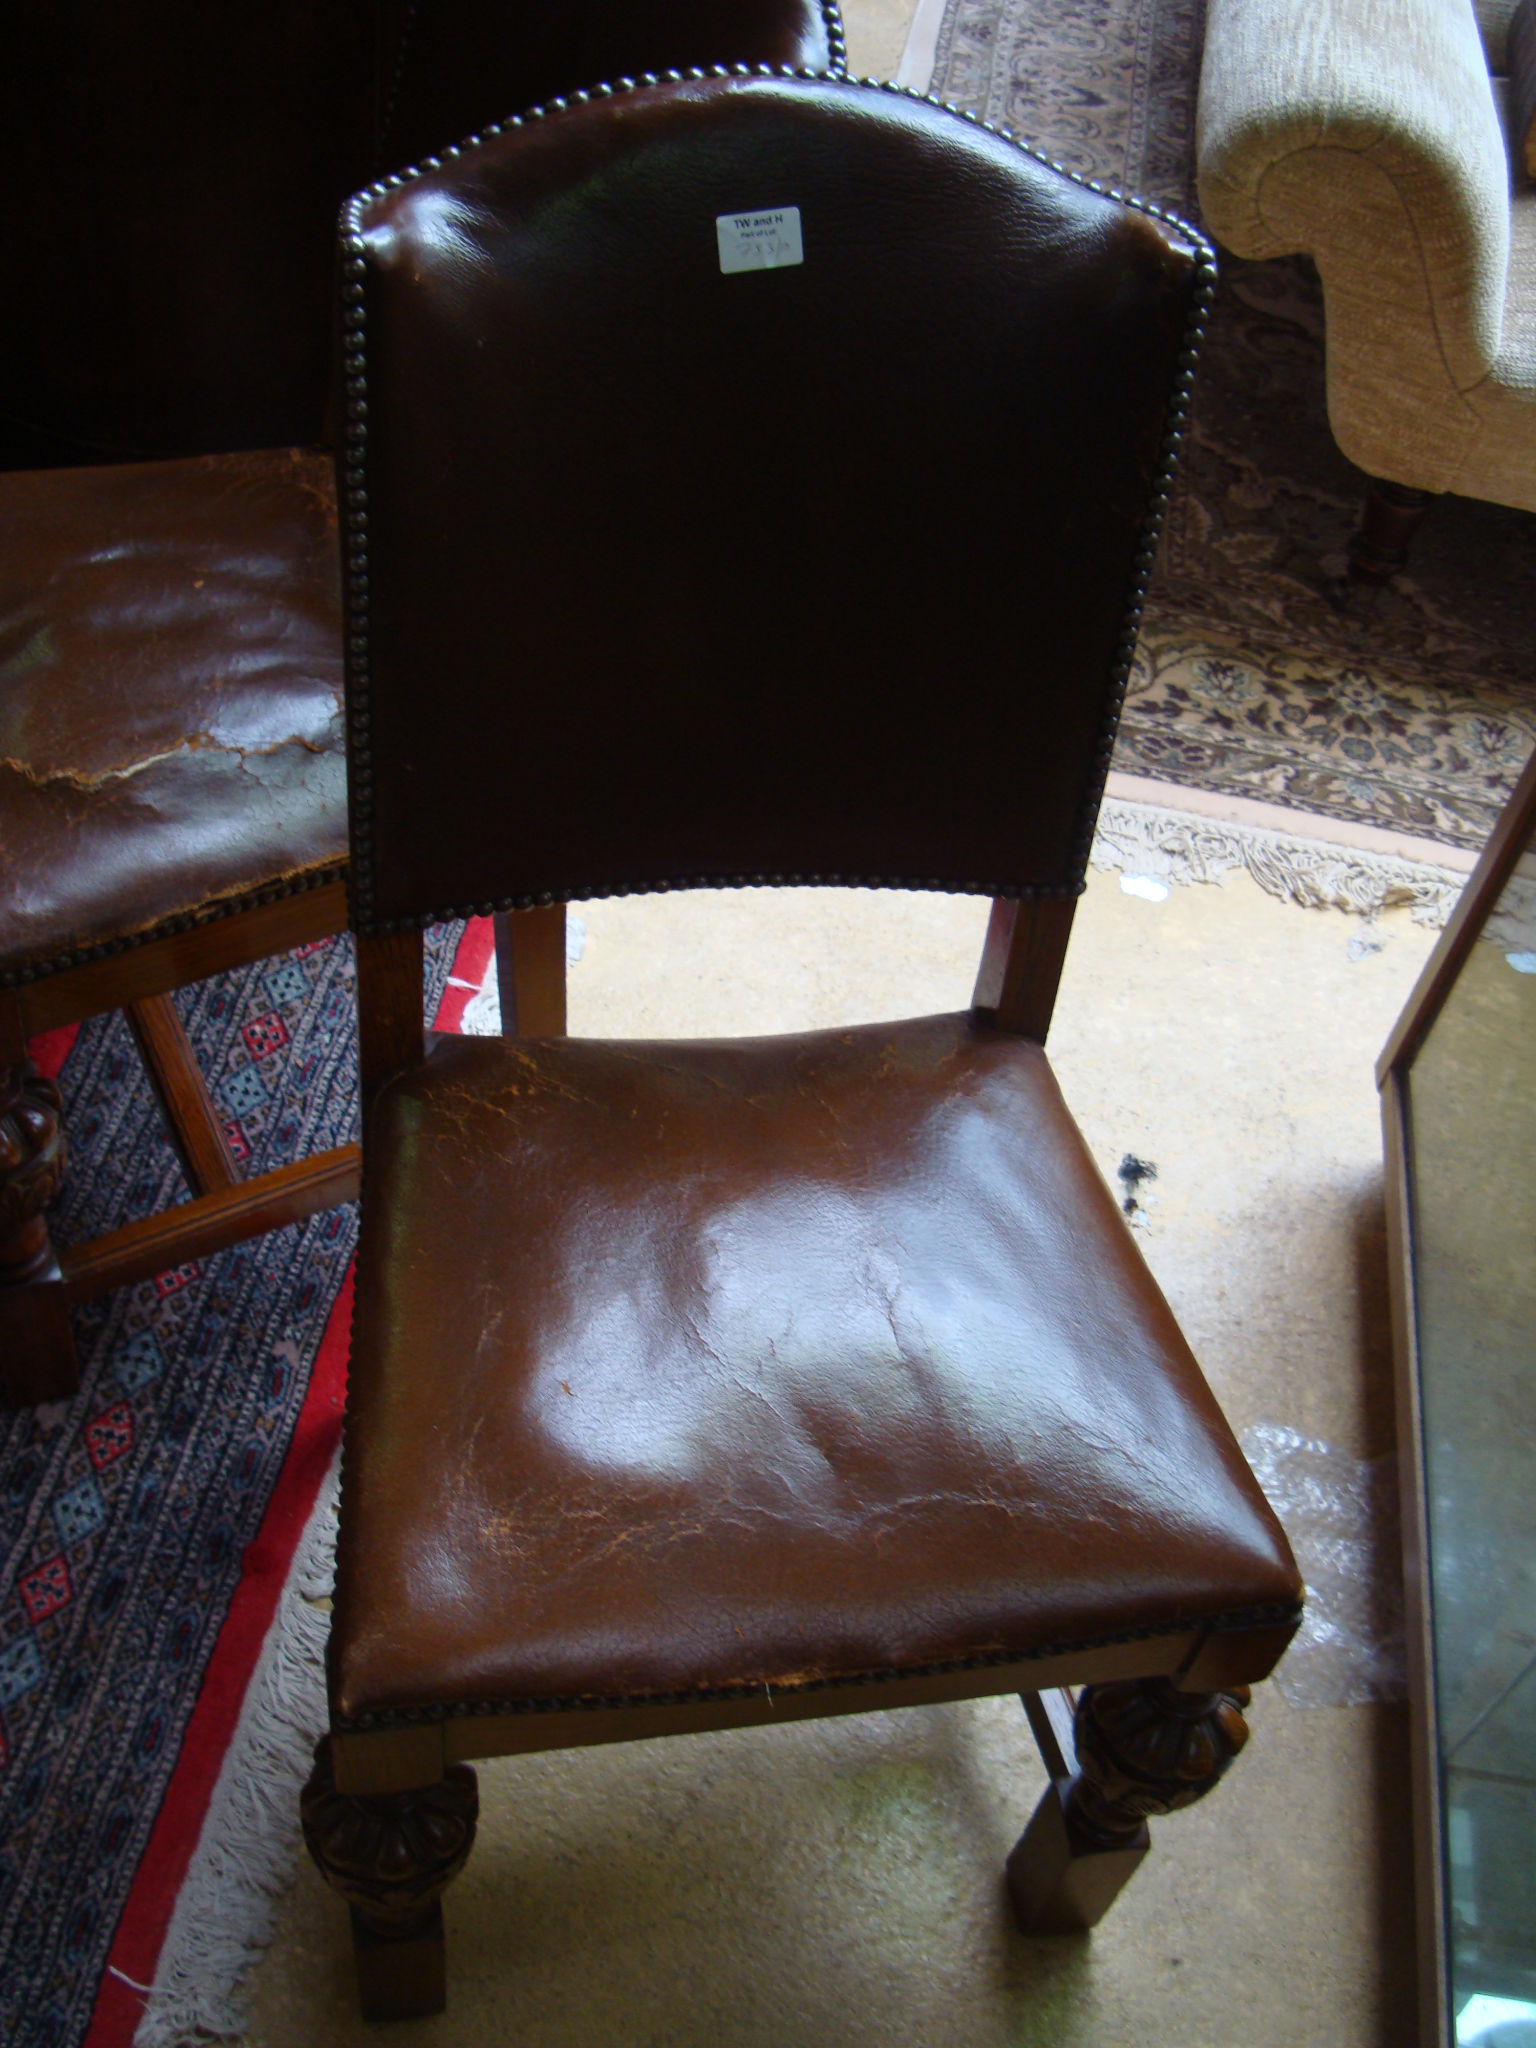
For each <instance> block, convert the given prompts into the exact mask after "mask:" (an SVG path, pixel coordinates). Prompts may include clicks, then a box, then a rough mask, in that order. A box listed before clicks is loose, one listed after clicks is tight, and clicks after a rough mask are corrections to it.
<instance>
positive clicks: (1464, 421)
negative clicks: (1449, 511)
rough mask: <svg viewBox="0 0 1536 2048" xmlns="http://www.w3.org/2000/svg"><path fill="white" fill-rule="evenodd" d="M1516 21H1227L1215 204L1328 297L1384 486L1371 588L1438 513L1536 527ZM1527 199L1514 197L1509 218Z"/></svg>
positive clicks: (1441, 7) (1353, 425) (1222, 224)
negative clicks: (1515, 98) (1511, 517)
mask: <svg viewBox="0 0 1536 2048" xmlns="http://www.w3.org/2000/svg"><path fill="white" fill-rule="evenodd" d="M1515 12H1516V0H1477V5H1476V7H1475V8H1474V5H1473V0H1210V8H1209V15H1208V22H1207V30H1206V45H1205V58H1204V64H1203V69H1202V72H1201V80H1200V110H1199V126H1198V172H1199V190H1200V202H1201V205H1202V207H1203V209H1204V212H1205V218H1206V222H1207V224H1208V225H1209V227H1210V229H1211V231H1212V232H1213V233H1214V235H1215V236H1216V238H1217V240H1218V241H1220V242H1221V243H1223V244H1224V245H1225V246H1226V247H1227V248H1229V249H1231V250H1233V251H1235V252H1236V253H1237V254H1238V255H1240V256H1249V257H1268V256H1281V255H1293V254H1304V255H1307V256H1310V257H1311V258H1312V259H1313V260H1314V261H1315V263H1316V265H1317V269H1318V273H1319V275H1320V277H1321V280H1322V285H1323V295H1324V304H1325V308H1326V322H1327V359H1328V360H1327V378H1328V416H1329V421H1330V424H1331V425H1332V428H1333V432H1334V436H1335V438H1336V439H1337V441H1338V444H1339V446H1340V447H1341V448H1342V449H1343V451H1344V453H1345V454H1346V455H1347V456H1349V458H1350V459H1351V460H1352V461H1353V462H1356V463H1358V464H1359V466H1360V468H1361V469H1363V470H1364V471H1365V472H1366V474H1367V476H1369V477H1370V478H1372V479H1373V480H1376V481H1375V488H1374V489H1373V491H1372V493H1371V498H1370V500H1369V501H1368V505H1367V511H1366V517H1365V519H1364V521H1363V524H1362V528H1361V532H1360V533H1359V534H1358V535H1357V536H1356V538H1355V542H1354V544H1353V546H1352V566H1353V567H1354V570H1355V572H1356V574H1357V575H1361V576H1363V577H1364V578H1365V580H1368V581H1381V580H1383V579H1384V578H1385V577H1386V576H1387V575H1389V574H1390V573H1391V571H1392V569H1393V568H1394V567H1396V566H1399V565H1400V563H1401V561H1402V559H1403V551H1404V549H1405V548H1406V544H1407V540H1408V538H1409V536H1410V534H1411V532H1412V530H1413V528H1414V527H1415V526H1416V525H1417V523H1418V520H1419V518H1420V517H1421V516H1422V512H1423V508H1424V506H1425V505H1426V504H1427V502H1428V497H1429V495H1430V494H1432V493H1435V492H1440V491H1456V492H1459V493H1461V494H1462V495H1463V496H1466V497H1473V498H1486V499H1491V500H1492V501H1493V502H1495V503H1498V504H1504V505H1514V506H1520V507H1523V508H1525V509H1527V510H1536V191H1533V190H1532V189H1531V188H1530V187H1529V186H1527V185H1525V184H1524V182H1523V180H1519V181H1517V176H1516V172H1515V170H1514V165H1515V163H1516V161H1517V158H1518V147H1517V143H1516V141H1515V140H1514V139H1513V138H1512V137H1510V136H1508V135H1507V134H1506V109H1505V101H1506V97H1507V92H1508V80H1507V79H1506V76H1505V71H1506V43H1507V41H1508V40H1509V28H1510V20H1511V17H1512V16H1513V15H1514V14H1515ZM1512 194H1513V196H1511V195H1512Z"/></svg>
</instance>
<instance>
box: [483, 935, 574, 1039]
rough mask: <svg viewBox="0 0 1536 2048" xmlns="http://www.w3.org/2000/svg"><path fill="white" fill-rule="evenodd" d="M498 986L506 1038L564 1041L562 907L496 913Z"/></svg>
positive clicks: (563, 936) (503, 1032)
mask: <svg viewBox="0 0 1536 2048" xmlns="http://www.w3.org/2000/svg"><path fill="white" fill-rule="evenodd" d="M493 924H494V929H495V933H496V985H497V988H498V989H499V990H500V993H501V1029H502V1034H503V1036H504V1037H507V1038H510V1037H512V1036H513V1035H514V1033H515V1034H516V1036H517V1037H519V1038H563V1037H564V1036H565V905H564V904H563V903H549V904H545V905H544V906H543V907H542V908H540V909H538V910H499V911H497V913H496V916H495V919H494V921H493Z"/></svg>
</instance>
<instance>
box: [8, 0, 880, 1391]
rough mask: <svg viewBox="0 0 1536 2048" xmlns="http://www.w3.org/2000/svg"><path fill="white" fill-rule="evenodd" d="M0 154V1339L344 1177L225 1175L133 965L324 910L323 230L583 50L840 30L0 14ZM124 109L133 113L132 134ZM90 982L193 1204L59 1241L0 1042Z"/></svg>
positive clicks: (774, 0)
mask: <svg viewBox="0 0 1536 2048" xmlns="http://www.w3.org/2000/svg"><path fill="white" fill-rule="evenodd" d="M6 56H7V62H6V64H5V66H4V67H3V69H0V165H3V168H4V172H5V179H6V190H7V193H8V204H7V206H6V208H5V212H4V217H3V219H0V268H3V271H4V275H5V277H6V281H7V293H8V306H9V313H8V317H7V318H6V320H5V321H4V322H3V323H0V1361H3V1370H4V1391H5V1394H6V1397H7V1398H9V1399H10V1400H12V1401H19V1400H33V1399H42V1398H50V1397H56V1396H58V1395H61V1394H65V1393H68V1392H71V1391H73V1388H74V1385H75V1379H76V1375H75V1366H74V1358H73V1350H72V1344H71V1339H70V1334H69V1328H68V1323H67V1320H66V1316H65V1307H66V1301H67V1300H68V1299H80V1298H82V1297H84V1296H85V1295H88V1294H92V1293H101V1292H104V1291H106V1290H107V1289H108V1288H110V1287H113V1286H116V1285H119V1284H122V1283H123V1282H125V1281H128V1280H133V1279H140V1278H143V1277H145V1276H146V1275H148V1274H151V1273H156V1272H160V1271H163V1270H164V1269H166V1268H167V1267H171V1266H175V1265H177V1264H179V1263H181V1262H182V1261H184V1260H186V1259H190V1258H195V1257H199V1256H203V1255H206V1254H207V1253H209V1252H212V1251H215V1250H217V1249H219V1248H220V1247H221V1246H222V1245H224V1244H227V1243H231V1242H233V1241H234V1240H235V1239H236V1238H238V1237H242V1236H249V1235H251V1234H254V1233H255V1232H258V1231H261V1230H265V1229H269V1228H271V1227H273V1226H274V1225H275V1224H277V1223H282V1222H288V1221H291V1220H293V1219H294V1218H296V1217H299V1216H303V1215H306V1214H308V1213H309V1212H310V1211H311V1210H313V1209H316V1208H320V1207H324V1206H327V1205H328V1204H330V1203H334V1202H337V1201H342V1200H345V1199H347V1198H348V1197H349V1196H350V1195H352V1194H353V1193H355V1191H356V1186H357V1151H356V1148H355V1147H354V1146H346V1147H342V1148H338V1149H337V1150H336V1151H334V1152H330V1153H326V1154H324V1155H321V1156H320V1157H318V1158H317V1159H315V1160H312V1161H309V1162H304V1161H300V1162H295V1163H294V1165H293V1166H292V1167H290V1168H284V1169H282V1170H281V1173H280V1174H279V1175H278V1176H277V1177H275V1178H274V1177H273V1176H264V1177H262V1178H261V1179H259V1180H257V1181H254V1182H251V1183H245V1182H242V1181H241V1180H240V1178H239V1175H238V1172H237V1169H236V1166H235V1162H234V1159H233V1156H232V1154H231V1152H230V1148H229V1145H228V1142H227V1140H226V1137H225V1134H224V1128H223V1119H222V1116H221V1115H220V1113H219V1111H218V1109H217V1108H216V1106H215V1104H214V1103H213V1101H212V1100H211V1098H210V1097H209V1094H208V1091H207V1088H206V1086H205V1085H204V1083H203V1081H202V1078H201V1076H200V1075H199V1074H198V1072H197V1069H196V1066H195V1064H194V1063H193V1061H192V1058H191V1053H190V1048H189V1046H188V1044H187V1042H186V1038H185V1034H184V1032H183V1030H182V1027H181V1024H180V1022H179V1019H178V1017H177V1014H176V1012H175V1010H174V1008H173V1007H172V1004H171V1000H170V993H169V992H170V991H171V990H172V989H174V988H176V987H178V986H180V985H181V984H183V983H185V982H188V981H192V980H198V979H201V978H202V977H203V976H205V975H207V974H211V973H213V972H215V971H218V970H220V969H224V968H228V967H232V966H238V965H241V964H243V963H245V962H247V961H250V960H254V959H260V958H262V957H265V956H266V955H267V954H269V953H273V952H280V951H283V950H286V949H287V948H289V947H292V946H296V945H300V944H304V943H308V942H310V941H312V940H314V939H317V938H321V937H324V936H327V935H329V934H332V933H335V932H337V931H338V930H340V929H341V927H342V925H343V923H344V921H345V901H344V881H343V878H344V873H345V867H346V859H347V845H346V820H345V802H346V798H345V761H344V749H343V745H342V731H341V712H342V644H341V632H342V624H341V598H340V565H339V555H338V543H337V533H336V517H335V489H334V482H333V467H332V463H331V460H330V456H329V454H328V453H327V452H324V451H325V444H326V442H327V441H328V439H329V432H328V408H329V404H330V387H331V379H332V352H333V322H332V309H331V290H332V276H331V270H332V241H333V234H334V222H335V218H336V211H337V208H338V206H339V205H340V203H341V202H342V200H343V199H344V198H345V197H346V195H347V194H348V193H349V192H351V191H354V190H355V189H356V188H358V187H359V186H361V185H362V184H363V183H364V182H365V181H366V180H367V179H368V178H370V177H373V176H376V175H377V174H378V173H379V171H380V170H381V168H383V167H386V166H388V165H389V164H391V163H394V162H408V161H409V160H410V158H412V157H414V156H416V155H420V154H425V153H426V152H427V151H429V150H431V149H435V148H441V149H447V148H450V147H452V146H453V145H455V144H457V142H458V141H459V140H460V139H461V138H462V137H463V136H465V135H467V134H468V133H469V132H470V131H472V130H473V129H475V128H476V127H478V126H481V125H487V124H491V123H493V122H496V121H499V120H501V119H504V118H506V117H508V116H509V115H511V114H512V113H514V112H515V111H516V110H517V109H518V108H520V107H524V106H526V105H528V104H529V103H530V102H531V101H534V100H537V99H539V98H541V97H545V96H548V95H549V94H552V93H558V92H564V91H570V90H575V89H577V88H579V87H580V86H581V85H582V84H583V82H584V81H585V80H587V79H589V78H595V77H597V76H599V75H602V74H605V73H611V72H613V71H616V70H630V69H640V68H644V67H647V66H648V67H651V68H653V69H655V70H658V71H659V70H662V69H666V68H668V67H672V66H677V65H699V64H715V63H726V62H729V63H737V62H750V63H753V64H757V63H764V62H768V63H774V64H790V65H796V66H801V65H804V66H810V67H814V68H817V69H823V68H826V67H828V66H834V67H835V66H837V65H839V64H840V63H841V60H842V37H841V29H840V25H839V22H838V17H837V12H836V6H835V0H730V4H726V0H562V4H559V5H555V6H547V7H544V8H541V9H539V10H537V18H536V19H533V18H531V17H530V16H529V14H528V11H527V10H523V9H515V8H509V7H508V6H506V5H504V4H500V0H456V4H453V5H444V6H433V7H425V6H424V7H421V8H417V7H414V6H401V5H397V4H395V0H320V4H316V0H275V4H274V5H272V6H267V7H263V8H261V9H259V10H249V9H246V10H241V9H233V10H231V9H222V10H220V9H215V10H212V11H210V10H209V9H207V8H206V7H197V6H192V5H190V4H188V0H147V4H145V5H141V6H137V7H135V8H134V9H133V10H132V11H131V16H130V15H125V14H124V11H123V10H122V9H121V8H117V7H111V6H108V5H106V4H104V0H86V4H85V5H83V6H78V7H69V8H63V9H50V8H32V9H27V10H24V11H23V14H22V16H21V17H20V18H19V19H18V20H17V21H16V22H15V23H13V24H10V25H9V26H8V28H7V45H6ZM146 137H151V138H153V139H154V140H153V146H151V145H149V144H147V143H146V139H145V138H146ZM118 1007H123V1008H125V1009H126V1010H127V1013H128V1016H129V1020H130V1023H131V1024H132V1026H133V1029H134V1032H135V1034H136V1036H137V1038H138V1041H139V1045H140V1049H141V1051H142V1052H143V1054H144V1057H145V1061H146V1065H147V1067H148V1070H149V1073H150V1077H151V1080H152V1081H153V1083H154V1086H155V1088H156V1091H157V1093H158V1094H159V1097H160V1100H161V1104H162V1107H163V1108H164V1110H165V1113H166V1118H167V1123H168V1125H169V1128H170V1132H171V1135H172V1137H173V1140H174V1142H175V1144H176V1146H177V1149H178V1151H179V1153H180V1155H181V1159H182V1163H183V1166H184V1168H185V1171H186V1177H187V1181H188V1183H189V1186H190V1188H191V1190H192V1194H193V1199H192V1200H191V1201H190V1202H188V1203H185V1204H182V1205H181V1206H180V1207H179V1208H177V1209H176V1210H174V1211H172V1212H168V1216H167V1218H166V1219H163V1220H161V1221H154V1220H151V1221H149V1222H146V1223H145V1224H143V1225H132V1226H127V1227H125V1229H124V1230H121V1231H117V1232H114V1233H112V1235H111V1237H110V1238H108V1239H105V1240H101V1241H100V1242H99V1243H98V1244H96V1245H94V1246H76V1247H71V1248H70V1249H69V1250H68V1251H67V1252H66V1253H65V1254H64V1256H63V1258H62V1262H61V1260H60V1258H58V1257H56V1256H55V1254H54V1252H53V1250H52V1248H51V1246H50V1245H49V1242H48V1236H47V1229H46V1224H45V1221H44V1218H43V1214H42V1210H43V1206H44V1204H45V1203H46V1201H47V1199H48V1197H49V1195H50V1194H51V1192H52V1190H53V1188H54V1187H55V1186H56V1185H57V1183H58V1180H59V1177H60V1174H61V1172H62V1170H63V1165H64V1148H63V1142H62V1137H61V1133H60V1126H59V1104H58V1102H57V1099H56V1096H55V1094H54V1092H53V1091H52V1090H51V1088H50V1086H49V1085H48V1084H47V1083H43V1082H40V1081H39V1080H38V1077H37V1075H36V1072H35V1071H34V1070H33V1069H32V1068H31V1066H30V1065H29V1063H28V1060H27V1056H26V1046H27V1042H28V1040H29V1039H30V1038H31V1037H33V1036H34V1035H36V1034H37V1033H39V1032H42V1031H46V1030H47V1029H49V1028H50V1027H52V1026H55V1025H59V1024H64V1023H72V1022H75V1021H77V1020H78V1019H80V1018H82V1017H86V1016H89V1015H91V1014H93V1013H94V1012H96V1011H100V1010H103V1009H111V1008H118Z"/></svg>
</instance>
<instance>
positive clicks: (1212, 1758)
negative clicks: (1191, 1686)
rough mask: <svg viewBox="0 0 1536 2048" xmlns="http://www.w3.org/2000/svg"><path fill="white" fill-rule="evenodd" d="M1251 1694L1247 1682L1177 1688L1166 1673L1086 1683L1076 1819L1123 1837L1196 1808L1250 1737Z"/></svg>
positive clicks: (1073, 1808)
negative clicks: (1225, 1688)
mask: <svg viewBox="0 0 1536 2048" xmlns="http://www.w3.org/2000/svg"><path fill="white" fill-rule="evenodd" d="M1249 1698H1250V1694H1249V1691H1248V1688H1247V1686H1246V1685H1243V1686H1235V1687H1234V1688H1233V1689H1232V1691H1230V1692H1176V1691H1175V1690H1174V1687H1173V1684H1172V1682H1171V1681H1170V1680H1168V1679H1166V1678H1144V1679H1139V1680H1132V1681H1131V1682H1130V1683H1127V1684H1120V1685H1090V1686H1086V1687H1085V1688H1084V1690H1083V1694H1082V1697H1081V1698H1080V1699H1079V1700H1078V1703H1077V1715H1076V1719H1075V1721H1074V1723H1073V1734H1074V1736H1075V1738H1076V1742H1077V1767H1078V1776H1077V1777H1076V1779H1075V1780H1074V1781H1073V1785H1072V1790H1071V1793H1070V1795H1069V1796H1068V1799H1067V1813H1068V1817H1069V1819H1070V1820H1071V1821H1072V1822H1074V1823H1075V1824H1076V1825H1077V1827H1078V1828H1079V1829H1080V1830H1081V1831H1082V1832H1083V1833H1084V1834H1085V1835H1089V1836H1094V1835H1097V1836H1099V1837H1100V1838H1101V1839H1103V1840H1104V1841H1105V1842H1112V1841H1116V1840H1119V1841H1123V1840H1124V1839H1125V1837H1126V1836H1127V1835H1134V1834H1135V1833H1136V1832H1137V1830H1138V1829H1139V1828H1140V1827H1141V1826H1142V1824H1143V1823H1144V1822H1145V1821H1146V1820H1147V1819H1148V1818H1149V1817H1150V1816H1151V1815H1152V1814H1155V1813H1176V1812H1177V1811H1178V1810H1179V1808H1180V1807H1181V1806H1193V1805H1194V1803H1195V1801H1196V1800H1197V1799H1203V1798H1204V1797H1205V1795H1206V1793H1207V1792H1209V1791H1210V1789H1211V1787H1212V1786H1213V1785H1214V1784H1215V1783H1216V1782H1217V1780H1218V1779H1219V1778H1220V1777H1221V1776H1222V1774H1223V1773H1224V1772H1225V1771H1226V1769H1227V1766H1228V1765H1229V1764H1230V1763H1231V1761H1232V1759H1233V1758H1234V1757H1235V1756H1236V1755H1237V1753H1238V1751H1239V1750H1240V1749H1241V1748H1242V1746H1243V1744H1244V1743H1245V1742H1246V1741H1247V1740H1248V1724H1247V1722H1246V1721H1245V1720H1244V1719H1243V1715H1242V1709H1243V1708H1244V1707H1246V1706H1247V1704H1248V1701H1249Z"/></svg>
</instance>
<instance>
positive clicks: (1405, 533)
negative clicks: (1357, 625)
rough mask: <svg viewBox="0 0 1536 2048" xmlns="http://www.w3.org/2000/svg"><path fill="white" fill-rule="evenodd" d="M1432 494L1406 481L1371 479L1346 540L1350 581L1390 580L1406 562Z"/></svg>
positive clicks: (1376, 581)
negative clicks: (1356, 524) (1354, 527)
mask: <svg viewBox="0 0 1536 2048" xmlns="http://www.w3.org/2000/svg"><path fill="white" fill-rule="evenodd" d="M1433 496H1434V493H1433V492H1431V491H1419V490H1415V489H1414V488H1413V487H1412V486H1411V485H1409V484H1389V483H1386V482H1383V481H1382V480H1380V479H1379V478H1373V479H1372V480H1371V485H1370V488H1369V490H1368V491H1367V492H1366V494H1365V504H1364V506H1363V507H1362V508H1361V512H1360V525H1359V528H1358V530H1357V531H1356V532H1355V533H1354V534H1353V535H1352V536H1351V538H1350V543H1349V574H1350V579H1351V581H1352V582H1355V583H1367V584H1382V583H1390V582H1391V580H1392V578H1393V577H1394V576H1395V575H1396V574H1397V572H1398V571H1399V569H1402V568H1405V567H1406V566H1407V562H1408V549H1409V546H1410V544H1411V543H1412V540H1413V537H1414V535H1415V534H1416V533H1417V532H1418V530H1419V527H1420V526H1421V525H1422V523H1423V519H1424V514H1425V513H1426V512H1427V511H1428V510H1429V507H1430V503H1431V501H1432V499H1433Z"/></svg>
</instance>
